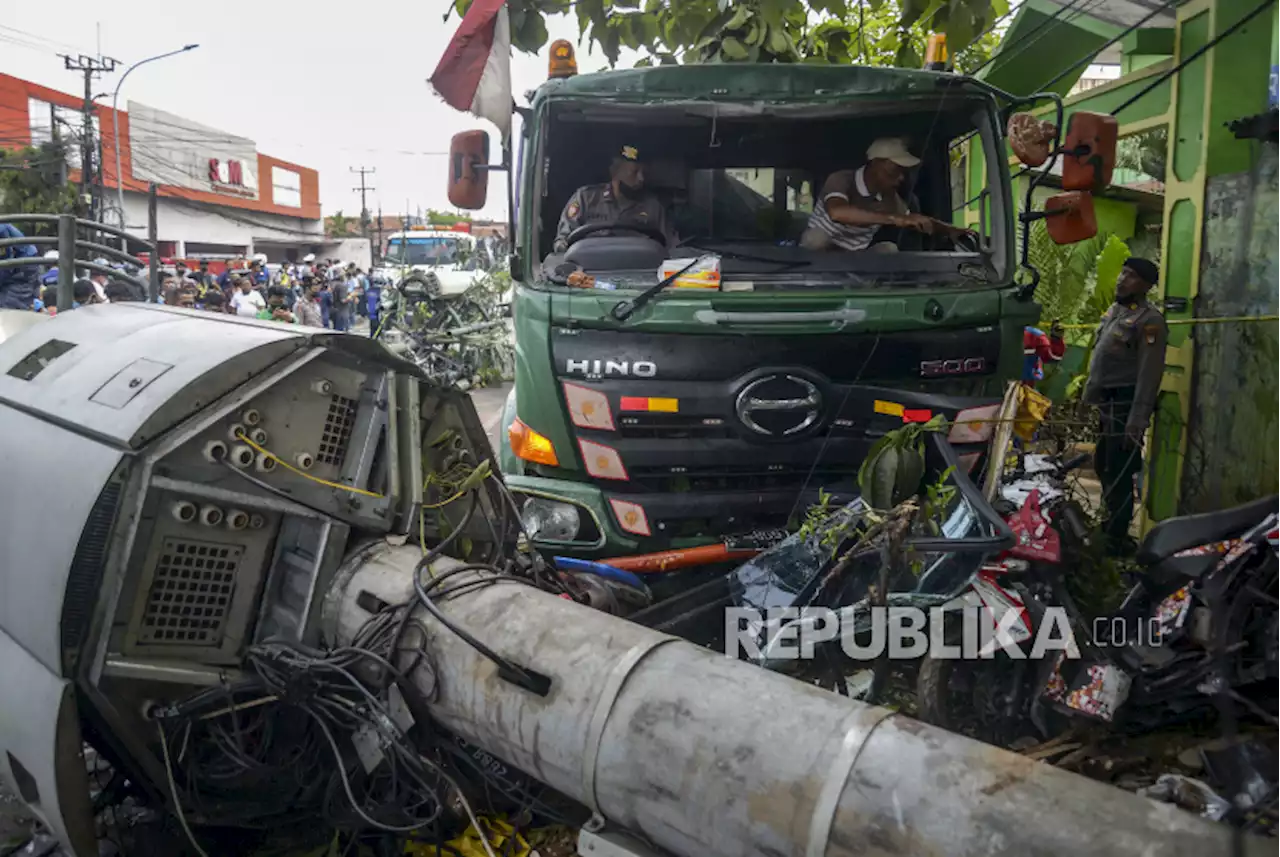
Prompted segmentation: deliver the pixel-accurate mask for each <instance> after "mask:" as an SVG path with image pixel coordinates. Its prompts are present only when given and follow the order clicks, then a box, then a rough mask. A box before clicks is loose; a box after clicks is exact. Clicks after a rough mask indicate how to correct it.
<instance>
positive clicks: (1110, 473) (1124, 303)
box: [1081, 258, 1169, 553]
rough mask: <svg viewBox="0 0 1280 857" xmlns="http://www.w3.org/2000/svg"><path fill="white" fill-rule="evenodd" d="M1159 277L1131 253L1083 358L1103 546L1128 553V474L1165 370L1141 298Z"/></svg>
mask: <svg viewBox="0 0 1280 857" xmlns="http://www.w3.org/2000/svg"><path fill="white" fill-rule="evenodd" d="M1159 278H1160V269H1159V268H1157V267H1156V265H1155V263H1153V262H1151V261H1150V260H1148V259H1138V258H1131V259H1129V260H1127V261H1126V262H1125V263H1124V267H1123V268H1121V270H1120V277H1119V279H1118V280H1117V281H1116V302H1115V303H1114V304H1112V306H1111V308H1110V309H1108V310H1107V312H1106V314H1105V315H1103V317H1102V324H1100V325H1099V326H1098V333H1097V336H1096V338H1095V340H1094V345H1093V357H1092V358H1091V360H1090V362H1089V381H1088V383H1087V384H1086V385H1085V390H1084V395H1083V397H1082V398H1081V402H1082V403H1083V404H1092V405H1097V406H1098V408H1099V410H1100V412H1101V422H1100V425H1099V427H1098V443H1097V449H1096V451H1095V453H1094V469H1095V470H1096V471H1097V473H1098V479H1099V480H1100V481H1101V482H1102V501H1103V505H1104V506H1105V508H1106V536H1107V543H1108V546H1109V548H1110V549H1111V550H1112V551H1113V552H1116V553H1123V552H1127V551H1126V549H1127V548H1128V547H1130V545H1129V525H1130V523H1131V522H1132V520H1133V506H1134V493H1135V486H1134V477H1135V476H1137V475H1138V473H1140V472H1141V471H1142V440H1143V436H1144V435H1145V434H1146V431H1147V425H1148V423H1150V421H1151V412H1152V411H1153V410H1154V409H1155V404H1156V395H1157V394H1158V393H1159V392H1160V377H1161V375H1163V374H1164V349H1165V345H1166V343H1167V342H1168V340H1169V328H1168V326H1167V325H1166V324H1165V321H1164V316H1163V315H1161V314H1160V310H1158V309H1156V307H1155V305H1153V304H1152V303H1151V302H1150V301H1148V300H1147V293H1148V292H1149V291H1151V289H1152V288H1153V287H1154V286H1155V284H1156V282H1157V281H1158V280H1159Z"/></svg>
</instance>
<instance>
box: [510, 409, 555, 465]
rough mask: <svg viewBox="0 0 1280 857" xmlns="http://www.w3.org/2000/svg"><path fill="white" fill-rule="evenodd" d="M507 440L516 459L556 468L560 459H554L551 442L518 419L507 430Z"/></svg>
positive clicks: (553, 449)
mask: <svg viewBox="0 0 1280 857" xmlns="http://www.w3.org/2000/svg"><path fill="white" fill-rule="evenodd" d="M507 439H508V440H509V441H511V451H512V452H514V453H515V454H516V458H523V459H524V460H525V461H532V462H533V463H534V464H545V465H547V466H549V467H557V466H559V464H560V459H559V458H557V457H556V448H555V447H554V446H553V445H552V444H551V441H550V440H548V439H547V438H546V437H543V436H542V435H540V434H538V433H537V432H536V431H534V430H533V429H531V428H529V427H528V426H527V425H525V424H524V423H522V422H521V421H520V420H519V419H518V418H517V419H515V420H513V421H512V423H511V425H510V426H509V427H508V428H507Z"/></svg>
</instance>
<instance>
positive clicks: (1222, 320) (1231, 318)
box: [1062, 315, 1280, 330]
mask: <svg viewBox="0 0 1280 857" xmlns="http://www.w3.org/2000/svg"><path fill="white" fill-rule="evenodd" d="M1238 321H1280V315H1226V316H1221V317H1218V318H1170V319H1166V320H1165V324H1168V325H1174V324H1229V323H1232V322H1238ZM1100 323H1101V321H1100V320H1099V321H1098V322H1094V323H1093V324H1064V325H1062V329H1063V330H1093V329H1094V328H1096V327H1097V326H1098V325H1099V324H1100Z"/></svg>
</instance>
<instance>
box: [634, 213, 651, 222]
mask: <svg viewBox="0 0 1280 857" xmlns="http://www.w3.org/2000/svg"><path fill="white" fill-rule="evenodd" d="M636 219H637V220H648V219H649V212H647V211H638V212H636Z"/></svg>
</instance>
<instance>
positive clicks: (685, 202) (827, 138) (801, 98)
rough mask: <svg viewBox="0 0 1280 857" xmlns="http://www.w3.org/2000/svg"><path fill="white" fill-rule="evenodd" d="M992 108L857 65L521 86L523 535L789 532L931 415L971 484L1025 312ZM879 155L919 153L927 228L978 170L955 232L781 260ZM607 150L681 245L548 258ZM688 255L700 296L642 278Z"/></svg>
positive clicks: (656, 240) (918, 208)
mask: <svg viewBox="0 0 1280 857" xmlns="http://www.w3.org/2000/svg"><path fill="white" fill-rule="evenodd" d="M553 50H554V48H553ZM1005 106H1006V105H1004V104H1002V103H1001V101H1000V100H999V99H998V98H997V95H996V94H994V93H993V92H992V91H991V90H990V89H989V88H986V87H983V86H982V85H980V84H977V83H976V82H973V81H969V80H968V79H966V78H959V77H957V76H955V75H949V74H945V73H935V72H928V71H908V70H902V69H885V68H865V67H856V66H854V67H850V66H841V67H837V66H817V65H745V64H744V65H732V66H731V65H708V66H659V67H654V68H647V69H635V70H627V71H610V72H603V73H596V74H585V75H576V76H569V77H565V78H562V79H552V80H548V81H547V82H546V83H545V84H543V85H542V86H541V87H540V88H539V89H538V90H536V92H534V93H532V94H531V104H530V107H529V108H528V109H527V110H522V111H521V114H522V117H523V120H524V121H523V122H522V123H521V128H520V130H519V132H518V135H519V136H518V140H516V141H515V143H516V146H515V149H516V151H515V154H514V157H512V158H510V159H509V161H510V163H509V164H508V166H509V167H510V172H509V176H510V182H511V186H512V195H513V196H514V197H515V199H516V200H517V203H516V208H517V216H516V225H515V230H514V233H513V234H514V235H515V247H514V253H513V256H512V269H511V274H512V279H513V280H514V281H515V289H514V295H513V300H512V307H513V315H514V318H515V333H516V373H515V388H514V390H513V391H512V393H511V396H510V398H509V399H508V401H507V406H506V410H505V414H504V420H503V425H504V433H503V441H504V446H503V450H502V455H501V466H502V470H503V473H504V476H505V478H506V480H507V484H508V485H509V486H510V488H511V491H512V492H513V493H514V494H515V496H516V497H517V499H518V501H519V502H520V503H521V504H522V510H523V518H524V523H525V526H526V529H527V530H528V532H529V534H530V536H531V537H532V538H533V540H534V541H535V543H537V544H538V546H539V547H542V548H546V549H549V550H554V551H555V552H557V553H561V554H566V555H573V556H582V557H592V556H596V557H600V556H618V555H624V554H630V553H643V552H648V551H656V550H663V549H668V548H673V547H686V546H693V545H699V544H707V543H711V542H715V541H718V540H721V539H723V538H724V537H726V536H728V535H731V534H735V533H747V532H751V531H755V530H759V529H766V528H776V527H780V526H784V525H786V524H787V522H788V521H793V520H794V519H795V518H796V517H797V516H798V515H800V514H803V512H804V510H805V509H806V508H807V506H808V505H809V504H811V503H812V502H814V501H815V500H816V499H817V497H818V493H819V489H822V490H824V491H826V492H828V493H829V494H831V495H833V496H834V498H835V499H836V501H839V500H844V499H849V498H850V497H851V496H852V495H853V494H854V493H855V492H856V491H857V472H858V467H859V465H860V463H861V461H862V459H863V457H864V455H865V454H866V452H867V450H868V449H869V448H870V446H871V445H872V444H873V443H874V442H875V441H876V440H877V439H878V438H879V437H880V436H882V435H883V434H884V433H885V432H886V431H888V430H890V429H892V428H894V427H896V426H901V425H902V424H903V422H904V421H911V420H917V419H919V420H927V419H929V418H931V417H932V416H935V415H938V414H941V415H944V416H945V417H947V418H948V419H949V420H952V421H956V425H964V424H965V420H966V419H968V420H969V421H970V422H971V423H972V424H973V425H976V426H978V428H977V430H976V431H974V432H970V433H969V436H968V441H969V442H970V443H971V444H972V446H971V448H970V449H965V448H963V445H964V442H965V437H966V436H965V435H964V433H963V432H961V436H959V437H955V438H953V440H954V441H955V442H956V443H958V444H960V445H961V447H962V448H961V449H960V452H961V453H962V457H961V461H962V462H964V463H965V464H966V466H976V464H977V460H978V456H977V452H978V450H980V449H981V441H982V440H985V438H986V437H987V436H989V430H990V424H989V423H988V424H985V431H984V427H983V424H982V423H981V422H980V420H981V419H982V418H990V417H993V416H994V413H995V408H996V406H997V405H998V403H999V400H1000V397H1001V395H1002V393H1003V389H1004V386H1005V384H1006V382H1007V381H1009V380H1011V379H1016V378H1018V377H1019V375H1020V372H1021V366H1022V359H1023V355H1022V334H1023V328H1024V326H1026V325H1028V324H1032V323H1034V322H1035V321H1036V320H1037V319H1038V318H1039V306H1038V305H1037V304H1035V303H1034V301H1033V300H1031V299H1030V298H1029V297H1028V294H1027V290H1026V289H1025V288H1020V287H1018V286H1015V284H1014V273H1015V270H1016V269H1017V267H1018V258H1017V255H1018V254H1017V252H1016V242H1015V228H1014V224H1015V220H1016V212H1015V208H1014V201H1013V197H1012V194H1011V182H1010V173H1009V168H1008V158H1009V155H1008V149H1007V145H1008V143H1007V141H1006V139H1005V135H1004V127H1003V118H1004V117H1003V116H1002V109H1004V107H1005ZM477 134H479V132H468V134H464V135H459V138H455V151H454V157H453V158H452V159H451V160H452V162H453V166H452V170H453V172H452V174H451V187H450V190H451V199H452V200H453V201H454V203H455V204H457V205H460V206H463V207H466V205H467V204H468V203H471V202H474V201H475V200H474V199H469V198H468V197H469V196H474V195H475V194H476V193H477V192H479V193H482V192H483V183H484V182H485V181H487V176H488V172H489V170H490V169H491V168H490V167H487V166H485V167H483V168H480V166H479V163H480V161H481V160H484V159H487V138H485V139H481V138H479V137H477V136H475V135H477ZM882 137H897V138H902V139H904V140H905V141H906V142H907V145H908V147H909V148H910V150H911V151H912V152H913V153H914V154H915V155H916V156H917V157H919V158H920V160H921V163H920V165H919V166H918V167H917V168H915V169H913V170H912V171H911V172H910V174H909V176H908V178H907V181H906V182H905V183H904V184H903V186H902V187H901V188H900V190H899V194H900V196H901V197H902V198H903V200H905V201H906V202H907V203H908V205H909V206H910V208H911V210H912V211H913V212H918V213H922V214H925V215H928V216H930V217H932V218H936V219H937V220H940V221H945V222H951V221H952V220H953V217H954V216H955V215H956V214H958V213H959V212H961V211H963V210H964V209H965V208H966V206H967V205H968V204H969V202H971V201H967V200H966V199H965V198H964V197H965V184H964V181H963V178H962V176H963V174H964V170H965V166H966V165H965V160H964V159H965V158H981V159H982V161H983V162H984V165H985V175H986V176H987V177H988V186H987V188H986V191H985V193H984V194H983V195H982V198H981V199H980V200H979V201H978V205H979V207H980V218H979V221H978V222H977V223H976V224H975V225H974V229H975V232H974V234H971V235H968V236H964V237H959V238H950V237H946V236H944V235H940V234H939V235H933V236H929V235H922V234H919V233H915V232H912V233H907V232H905V231H904V232H901V233H899V234H897V235H887V236H886V237H885V240H883V241H880V242H879V243H881V244H886V243H888V244H892V245H893V246H891V247H878V248H873V249H871V250H864V251H857V252H850V251H845V250H839V249H832V250H821V251H819V250H809V249H806V248H805V247H803V246H801V243H800V237H801V235H802V234H803V231H804V229H805V228H806V225H807V223H808V221H809V217H810V215H811V213H812V211H813V207H814V205H815V204H816V202H817V196H818V194H819V192H820V190H821V188H822V187H823V184H824V182H825V181H826V179H827V177H828V176H829V175H831V174H832V173H834V172H837V171H841V170H851V169H857V168H859V167H860V166H862V165H863V164H864V163H865V162H866V152H867V149H868V146H869V145H870V144H871V143H872V142H873V141H874V140H876V139H878V138H882ZM965 143H970V145H965ZM624 147H630V148H632V149H634V150H635V151H637V152H638V153H639V157H640V158H641V159H642V160H643V164H644V173H645V177H646V178H645V185H646V188H647V190H648V191H649V192H651V193H653V194H656V195H657V196H658V197H659V199H660V200H661V201H662V204H663V205H664V206H666V215H667V217H668V218H669V220H670V222H671V223H672V224H673V225H674V229H675V232H676V233H677V238H676V240H674V241H672V242H669V243H668V242H664V241H662V240H661V239H662V236H661V235H660V234H654V233H653V231H652V230H648V231H646V230H635V229H626V228H619V229H614V230H606V231H595V232H592V231H590V230H582V231H583V232H586V233H587V234H583V235H580V236H574V238H573V239H571V241H570V246H569V247H568V248H567V249H566V248H563V247H561V248H557V247H556V246H555V238H556V233H557V225H558V222H559V220H560V217H561V213H562V211H563V210H564V207H565V205H566V202H567V201H568V200H569V199H570V197H571V196H572V195H573V193H574V191H575V190H577V189H578V188H579V187H582V186H585V185H592V184H598V183H601V182H606V181H608V171H609V164H610V160H611V158H613V157H614V156H615V155H616V153H618V152H619V151H621V150H623V148H624ZM468 164H474V165H475V166H476V167H477V168H476V169H475V170H471V169H470V168H469V167H468ZM879 237H880V236H879V234H878V235H877V238H878V239H879ZM1080 237H1086V236H1085V235H1083V234H1082V235H1081V236H1080ZM885 251H887V252H885ZM695 261H699V262H701V263H703V264H713V265H716V266H718V269H719V283H718V285H713V286H712V287H710V288H708V287H706V286H707V283H706V282H705V281H703V282H699V281H694V282H691V283H689V284H688V285H689V286H692V287H686V284H684V283H682V282H680V281H679V280H677V281H675V282H670V283H665V285H664V286H663V287H662V288H661V289H656V286H657V285H658V284H660V283H662V282H663V279H664V278H662V277H660V276H659V270H660V269H662V270H665V271H670V270H672V269H673V268H676V269H678V268H682V267H684V266H685V265H687V264H689V263H693V262H695ZM1023 261H1024V262H1025V257H1024V259H1023ZM573 271H577V272H580V273H581V274H582V275H584V276H578V277H566V272H573ZM570 283H574V285H570ZM957 418H958V419H957Z"/></svg>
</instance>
